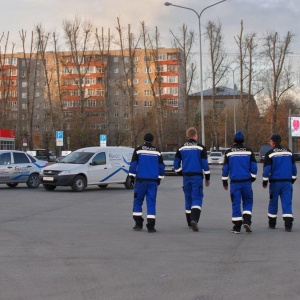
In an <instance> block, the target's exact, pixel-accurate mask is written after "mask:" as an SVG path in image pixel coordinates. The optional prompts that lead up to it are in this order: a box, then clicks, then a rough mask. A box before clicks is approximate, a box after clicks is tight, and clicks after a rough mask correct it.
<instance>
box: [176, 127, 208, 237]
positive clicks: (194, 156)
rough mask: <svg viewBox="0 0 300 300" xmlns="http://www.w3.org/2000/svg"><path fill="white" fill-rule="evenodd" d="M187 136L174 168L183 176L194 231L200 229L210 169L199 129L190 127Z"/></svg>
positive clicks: (186, 200)
mask: <svg viewBox="0 0 300 300" xmlns="http://www.w3.org/2000/svg"><path fill="white" fill-rule="evenodd" d="M186 136H187V138H188V141H187V142H186V143H184V144H183V145H182V146H181V147H180V148H179V149H178V150H177V152H176V155H175V160H174V169H175V171H176V172H177V173H178V174H180V175H182V176H183V191H184V195H185V214H186V220H187V224H188V226H189V227H190V228H192V229H193V231H198V230H199V228H198V222H199V219H200V214H201V211H202V201H203V173H204V176H205V185H206V186H209V183H210V170H209V166H208V162H207V152H206V148H205V146H204V145H201V144H199V143H198V142H197V139H198V135H197V130H196V129H195V128H194V127H191V128H188V129H187V131H186Z"/></svg>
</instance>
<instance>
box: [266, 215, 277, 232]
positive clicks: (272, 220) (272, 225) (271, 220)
mask: <svg viewBox="0 0 300 300" xmlns="http://www.w3.org/2000/svg"><path fill="white" fill-rule="evenodd" d="M268 218H269V228H271V229H275V227H276V221H277V218H276V217H275V218H272V217H268Z"/></svg>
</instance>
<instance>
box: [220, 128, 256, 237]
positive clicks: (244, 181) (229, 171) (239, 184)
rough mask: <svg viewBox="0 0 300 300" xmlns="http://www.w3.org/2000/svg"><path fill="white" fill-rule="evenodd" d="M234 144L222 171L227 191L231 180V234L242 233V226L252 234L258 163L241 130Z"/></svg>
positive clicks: (228, 152)
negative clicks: (254, 184) (253, 188)
mask: <svg viewBox="0 0 300 300" xmlns="http://www.w3.org/2000/svg"><path fill="white" fill-rule="evenodd" d="M234 143H235V144H234V146H233V147H232V148H230V149H228V150H227V151H226V152H225V159H224V165H223V169H222V182H223V187H224V189H225V190H227V189H228V178H230V196H231V202H232V223H233V224H234V226H233V228H232V230H231V232H232V233H240V232H241V227H242V225H243V227H244V228H245V230H246V232H252V228H251V224H252V220H251V219H252V208H253V191H252V182H254V181H255V179H256V174H257V163H256V160H255V156H254V153H253V151H252V150H251V149H250V148H247V147H245V146H244V144H243V143H244V135H243V133H242V132H241V131H240V130H238V131H237V132H236V134H235V136H234ZM241 207H242V208H241Z"/></svg>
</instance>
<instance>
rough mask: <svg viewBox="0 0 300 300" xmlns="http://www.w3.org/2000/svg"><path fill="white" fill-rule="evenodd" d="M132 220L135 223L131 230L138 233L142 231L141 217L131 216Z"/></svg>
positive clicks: (142, 220)
mask: <svg viewBox="0 0 300 300" xmlns="http://www.w3.org/2000/svg"><path fill="white" fill-rule="evenodd" d="M133 220H134V221H135V226H134V227H133V229H134V230H135V231H140V230H142V229H143V222H144V219H143V217H141V216H133Z"/></svg>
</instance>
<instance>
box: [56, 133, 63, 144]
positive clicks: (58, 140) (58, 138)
mask: <svg viewBox="0 0 300 300" xmlns="http://www.w3.org/2000/svg"><path fill="white" fill-rule="evenodd" d="M63 145H64V132H63V131H56V146H58V147H61V146H63Z"/></svg>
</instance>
